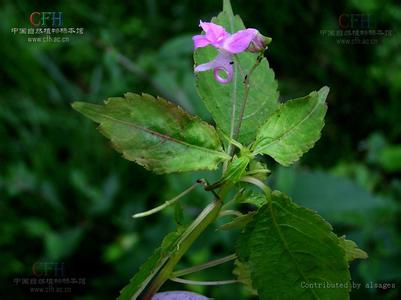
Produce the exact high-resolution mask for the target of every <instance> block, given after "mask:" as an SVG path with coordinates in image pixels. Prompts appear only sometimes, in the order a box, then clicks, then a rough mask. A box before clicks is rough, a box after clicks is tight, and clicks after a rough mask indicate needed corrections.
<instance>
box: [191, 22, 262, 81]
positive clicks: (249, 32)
mask: <svg viewBox="0 0 401 300" xmlns="http://www.w3.org/2000/svg"><path fill="white" fill-rule="evenodd" d="M199 26H200V27H202V29H203V31H204V32H205V34H204V35H203V34H199V35H195V36H194V37H193V38H192V40H193V41H194V47H195V49H197V48H202V47H206V46H208V45H212V46H213V47H215V48H216V49H217V50H218V52H219V53H218V55H217V56H216V58H215V59H213V60H212V61H210V62H208V63H205V64H202V65H199V66H197V67H195V72H202V71H207V70H211V69H213V72H214V77H215V79H216V80H217V81H218V82H220V83H229V82H230V81H231V80H232V78H233V72H234V70H233V66H232V65H233V63H234V62H233V55H234V54H237V53H241V52H244V51H246V50H248V51H251V52H258V51H261V50H263V49H264V48H265V47H266V45H267V43H266V38H265V37H264V36H263V35H261V34H260V33H259V31H257V30H256V29H253V28H248V29H244V30H240V31H237V32H236V33H233V34H230V33H228V32H226V30H225V29H224V27H222V26H220V25H217V24H214V23H211V22H210V23H209V22H202V21H200V24H199ZM219 71H222V72H224V73H226V77H225V78H223V77H221V76H220V75H219Z"/></svg>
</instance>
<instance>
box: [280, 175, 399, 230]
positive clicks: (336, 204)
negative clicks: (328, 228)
mask: <svg viewBox="0 0 401 300" xmlns="http://www.w3.org/2000/svg"><path fill="white" fill-rule="evenodd" d="M274 181H275V189H278V190H281V191H283V192H285V193H287V194H289V195H290V196H291V197H292V198H293V199H297V203H299V204H300V205H302V206H305V207H308V208H311V209H313V210H316V211H318V212H319V214H321V215H322V216H323V217H324V218H326V219H327V220H328V221H330V222H336V223H344V222H345V223H347V224H348V223H350V224H358V225H361V226H366V224H365V222H366V221H367V222H369V223H370V219H369V217H367V216H369V215H371V214H372V213H374V212H375V211H377V210H380V209H382V208H384V207H385V208H386V209H387V210H389V209H390V210H393V209H395V208H394V207H393V206H392V205H391V202H388V201H386V199H385V198H382V197H379V196H377V195H373V194H372V193H370V192H369V191H367V190H365V189H364V188H362V187H361V186H359V185H358V184H356V183H355V182H353V181H352V180H350V179H348V178H344V177H339V176H334V175H332V174H330V173H327V172H322V171H313V170H303V169H300V168H284V167H280V168H278V169H277V170H276V173H275V180H274Z"/></svg>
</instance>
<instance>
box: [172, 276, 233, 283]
mask: <svg viewBox="0 0 401 300" xmlns="http://www.w3.org/2000/svg"><path fill="white" fill-rule="evenodd" d="M170 280H171V281H174V282H178V283H184V284H192V285H225V284H233V283H238V282H239V281H238V280H236V279H233V280H219V281H196V280H187V279H182V278H178V277H174V278H170Z"/></svg>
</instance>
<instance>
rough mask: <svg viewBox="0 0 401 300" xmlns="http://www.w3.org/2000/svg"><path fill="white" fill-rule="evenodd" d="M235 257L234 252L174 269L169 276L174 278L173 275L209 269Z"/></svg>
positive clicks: (177, 275)
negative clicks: (188, 266)
mask: <svg viewBox="0 0 401 300" xmlns="http://www.w3.org/2000/svg"><path fill="white" fill-rule="evenodd" d="M236 258H237V256H236V255H235V254H231V255H228V256H225V257H221V258H218V259H215V260H211V261H208V262H206V263H203V264H200V265H196V266H193V267H190V268H186V269H182V270H178V271H175V272H173V274H171V276H172V277H173V278H174V277H181V276H184V275H188V274H192V273H195V272H198V271H202V270H205V269H209V268H212V267H215V266H218V265H221V264H224V263H226V262H228V261H231V260H234V259H236Z"/></svg>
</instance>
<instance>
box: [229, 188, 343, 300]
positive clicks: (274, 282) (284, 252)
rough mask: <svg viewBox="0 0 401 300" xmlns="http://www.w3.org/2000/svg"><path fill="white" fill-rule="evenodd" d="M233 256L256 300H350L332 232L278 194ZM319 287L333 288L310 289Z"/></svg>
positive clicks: (262, 210) (248, 228) (249, 228)
mask: <svg viewBox="0 0 401 300" xmlns="http://www.w3.org/2000/svg"><path fill="white" fill-rule="evenodd" d="M237 255H238V258H239V260H240V261H241V262H244V263H247V264H248V265H249V268H250V271H251V278H252V283H253V286H254V287H255V288H256V289H257V291H258V294H259V297H260V299H280V300H285V299H298V300H302V299H349V294H348V282H349V280H350V274H349V271H348V263H347V261H346V257H345V253H344V250H343V248H342V247H341V246H340V245H339V238H338V237H337V236H336V235H335V234H334V233H333V232H332V227H331V226H330V224H328V223H327V222H326V221H325V220H323V219H322V218H321V217H320V216H319V215H317V214H316V213H315V212H313V211H311V210H308V209H305V208H302V207H299V206H298V205H296V204H295V203H293V202H292V201H291V199H290V198H289V197H287V196H285V195H284V194H282V193H280V192H277V191H275V192H273V193H272V199H271V201H269V204H267V205H265V206H263V207H261V208H260V209H259V210H258V212H257V214H256V215H255V216H254V218H253V220H252V221H251V222H250V223H248V225H247V226H246V227H245V230H244V232H243V233H242V234H241V236H240V238H239V242H238V246H237ZM319 284H321V285H325V284H326V285H327V284H334V285H337V288H321V287H320V288H319V287H316V286H315V287H314V286H311V285H317V286H318V285H319Z"/></svg>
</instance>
